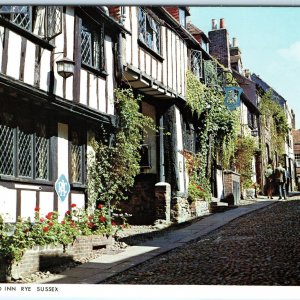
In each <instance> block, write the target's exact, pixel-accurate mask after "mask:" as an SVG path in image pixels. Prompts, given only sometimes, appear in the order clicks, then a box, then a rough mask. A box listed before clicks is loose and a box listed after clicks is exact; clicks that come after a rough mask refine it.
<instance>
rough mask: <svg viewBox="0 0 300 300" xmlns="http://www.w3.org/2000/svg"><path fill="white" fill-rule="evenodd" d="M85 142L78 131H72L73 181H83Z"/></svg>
mask: <svg viewBox="0 0 300 300" xmlns="http://www.w3.org/2000/svg"><path fill="white" fill-rule="evenodd" d="M83 170H84V143H83V142H82V137H81V136H80V135H79V134H78V132H76V131H72V132H71V181H72V183H81V184H82V183H83V181H84V180H83Z"/></svg>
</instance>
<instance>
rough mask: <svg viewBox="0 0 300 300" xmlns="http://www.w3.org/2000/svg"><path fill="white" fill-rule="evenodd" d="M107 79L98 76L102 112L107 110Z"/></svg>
mask: <svg viewBox="0 0 300 300" xmlns="http://www.w3.org/2000/svg"><path fill="white" fill-rule="evenodd" d="M105 85H106V81H105V80H104V79H102V78H98V97H99V107H98V109H99V110H100V111H101V112H104V113H105V112H106V98H105V89H106V87H105Z"/></svg>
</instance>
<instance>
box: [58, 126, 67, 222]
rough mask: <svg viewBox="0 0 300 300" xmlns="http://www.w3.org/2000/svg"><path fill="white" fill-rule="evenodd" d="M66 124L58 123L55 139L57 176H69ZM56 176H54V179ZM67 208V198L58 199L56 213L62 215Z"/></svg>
mask: <svg viewBox="0 0 300 300" xmlns="http://www.w3.org/2000/svg"><path fill="white" fill-rule="evenodd" d="M68 150H69V145H68V125H66V124H62V123H58V140H57V157H58V160H57V172H58V177H59V176H60V175H62V174H64V175H65V176H66V178H67V179H68V178H69V164H68V162H69V160H68ZM56 179H57V178H55V181H56ZM67 210H68V198H66V199H65V200H64V201H63V202H62V201H60V199H58V214H59V215H60V216H62V217H63V216H64V214H65V212H66V211H67Z"/></svg>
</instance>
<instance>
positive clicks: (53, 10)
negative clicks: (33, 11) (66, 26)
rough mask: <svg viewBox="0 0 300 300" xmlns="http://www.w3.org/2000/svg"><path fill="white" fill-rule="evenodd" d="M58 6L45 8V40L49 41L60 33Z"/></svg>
mask: <svg viewBox="0 0 300 300" xmlns="http://www.w3.org/2000/svg"><path fill="white" fill-rule="evenodd" d="M61 23H62V11H61V7H60V6H47V39H48V40H51V39H53V38H54V37H56V36H57V35H59V34H60V33H61V32H62V25H61Z"/></svg>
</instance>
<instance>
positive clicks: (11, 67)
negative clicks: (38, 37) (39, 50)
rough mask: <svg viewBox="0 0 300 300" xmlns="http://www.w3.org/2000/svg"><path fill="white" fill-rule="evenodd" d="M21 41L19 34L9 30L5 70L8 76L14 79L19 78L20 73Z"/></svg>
mask: <svg viewBox="0 0 300 300" xmlns="http://www.w3.org/2000/svg"><path fill="white" fill-rule="evenodd" d="M21 41H22V38H21V36H20V35H18V34H16V33H14V32H13V31H11V30H10V31H9V41H8V60H7V72H6V74H7V75H8V76H11V77H13V78H15V79H19V73H20V58H21Z"/></svg>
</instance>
